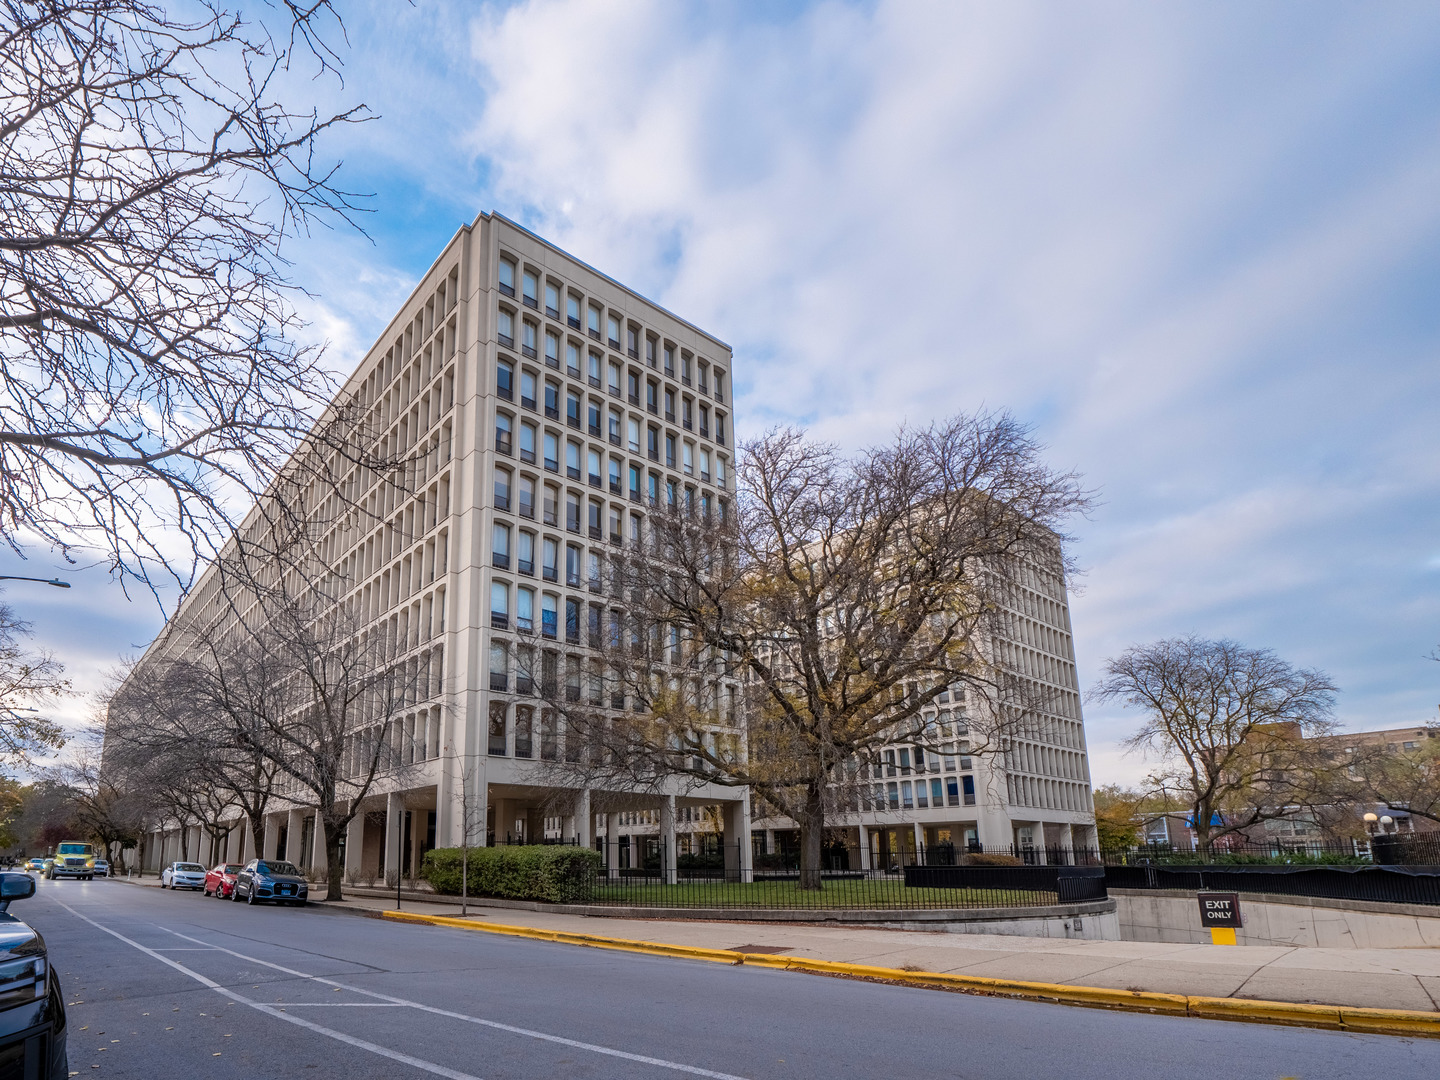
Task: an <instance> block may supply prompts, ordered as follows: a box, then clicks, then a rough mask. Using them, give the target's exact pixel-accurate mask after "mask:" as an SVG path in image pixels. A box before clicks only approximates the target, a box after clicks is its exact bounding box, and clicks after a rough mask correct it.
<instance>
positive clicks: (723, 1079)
mask: <svg viewBox="0 0 1440 1080" xmlns="http://www.w3.org/2000/svg"><path fill="white" fill-rule="evenodd" d="M156 925H157V929H160V930H164V931H165V932H166V933H168V934H174V935H175V936H176V937H178V938H181V939H182V940H184V941H193V942H195V943H196V944H198V945H206V944H209V943H208V942H206V941H203V940H201V939H200V938H196V937H191V936H190V935H189V934H182V933H180V931H178V930H171V929H170V928H169V927H165V926H159V924H156ZM210 947H211V948H213V949H215V950H217V951H219V952H223V953H229V954H230V955H231V956H234V957H236V958H237V959H240V960H246V961H249V962H250V963H252V964H260V965H261V966H262V967H268V968H274V969H275V970H276V971H283V972H284V973H285V974H286V975H294V976H296V977H297V978H301V979H310V980H312V981H314V982H318V983H324V984H325V985H326V986H338V987H340V988H341V989H342V990H349V991H351V992H352V993H356V994H363V995H364V996H366V997H372V998H376V999H378V1000H380V1001H384V1002H389V1003H390V1004H393V1005H408V1006H409V1007H410V1008H412V1009H417V1010H419V1011H420V1012H427V1013H431V1014H432V1015H435V1016H444V1017H447V1018H449V1019H451V1020H463V1021H465V1022H466V1023H467V1024H479V1025H480V1026H481V1027H488V1028H492V1029H494V1030H496V1031H505V1032H509V1033H510V1034H512V1035H524V1036H525V1037H527V1038H530V1039H539V1040H541V1041H542V1042H549V1043H556V1044H558V1045H560V1046H569V1047H573V1048H574V1049H576V1050H588V1051H590V1052H591V1053H594V1054H604V1055H606V1056H608V1057H616V1058H623V1059H624V1060H626V1061H638V1062H640V1063H642V1064H644V1065H655V1066H658V1067H659V1068H662V1069H672V1070H674V1071H675V1072H682V1073H688V1074H690V1075H691V1076H705V1077H709V1078H710V1080H746V1078H745V1077H743V1076H735V1075H734V1074H732V1073H723V1072H715V1071H714V1070H712V1069H702V1068H700V1067H699V1066H698V1065H684V1064H681V1063H680V1062H678V1061H667V1060H665V1059H664V1058H657V1057H647V1056H646V1055H644V1054H632V1053H630V1052H629V1051H626V1050H615V1049H612V1048H611V1047H608V1046H598V1045H596V1044H595V1043H587V1042H581V1041H579V1040H578V1039H567V1038H565V1037H564V1036H563V1035H551V1034H550V1033H549V1032H545V1031H534V1030H532V1029H531V1028H522V1027H516V1026H515V1025H513V1024H502V1023H500V1022H499V1021H498V1020H485V1019H483V1018H481V1017H479V1016H471V1015H469V1014H468V1013H459V1012H451V1011H450V1010H449V1009H438V1008H436V1007H435V1006H433V1005H425V1004H422V1003H421V1002H418V1001H410V1000H408V999H406V998H398V997H392V996H391V995H389V994H381V993H377V992H376V991H374V990H366V989H363V988H362V987H359V986H351V985H350V984H349V983H342V982H336V981H335V980H334V979H327V978H325V977H324V976H322V975H311V974H309V973H308V972H304V971H296V970H295V969H294V968H288V967H285V966H284V965H283V964H273V963H271V962H270V961H269V960H261V959H258V958H257V957H254V956H247V955H245V954H244V953H239V952H236V951H235V950H233V949H227V948H225V947H224V946H223V945H210Z"/></svg>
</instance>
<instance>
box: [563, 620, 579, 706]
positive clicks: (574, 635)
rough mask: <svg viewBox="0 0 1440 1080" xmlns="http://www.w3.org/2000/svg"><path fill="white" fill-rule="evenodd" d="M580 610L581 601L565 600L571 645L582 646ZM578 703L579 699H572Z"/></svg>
mask: <svg viewBox="0 0 1440 1080" xmlns="http://www.w3.org/2000/svg"><path fill="white" fill-rule="evenodd" d="M580 608H581V603H580V601H579V600H576V599H573V598H570V597H567V598H566V600H565V641H566V642H567V643H568V644H570V645H578V644H580ZM570 700H571V701H577V700H579V699H578V698H571V699H570Z"/></svg>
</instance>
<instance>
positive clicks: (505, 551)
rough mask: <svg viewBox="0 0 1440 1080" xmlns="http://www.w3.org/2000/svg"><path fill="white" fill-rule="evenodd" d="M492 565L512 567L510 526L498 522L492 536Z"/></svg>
mask: <svg viewBox="0 0 1440 1080" xmlns="http://www.w3.org/2000/svg"><path fill="white" fill-rule="evenodd" d="M490 565H491V566H495V567H499V568H500V569H501V570H509V569H510V526H509V525H502V524H501V523H500V522H498V521H497V522H496V523H495V526H494V529H493V530H492V532H491V538H490Z"/></svg>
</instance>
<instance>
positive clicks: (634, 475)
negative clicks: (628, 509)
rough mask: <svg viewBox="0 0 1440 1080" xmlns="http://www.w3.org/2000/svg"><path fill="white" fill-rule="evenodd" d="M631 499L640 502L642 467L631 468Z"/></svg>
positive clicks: (633, 466)
mask: <svg viewBox="0 0 1440 1080" xmlns="http://www.w3.org/2000/svg"><path fill="white" fill-rule="evenodd" d="M630 498H632V499H633V500H635V501H636V502H639V501H640V466H639V465H631V466H630Z"/></svg>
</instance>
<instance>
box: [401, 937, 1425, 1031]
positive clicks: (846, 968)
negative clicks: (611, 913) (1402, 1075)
mask: <svg viewBox="0 0 1440 1080" xmlns="http://www.w3.org/2000/svg"><path fill="white" fill-rule="evenodd" d="M379 914H380V916H381V917H382V918H385V919H389V920H391V921H393V922H407V923H419V924H422V925H427V926H445V927H451V928H453V929H457V930H472V931H479V932H481V933H486V934H504V935H507V936H510V937H522V938H530V939H532V940H535V941H552V942H556V943H558V944H562V945H586V946H589V947H590V948H595V949H611V950H615V951H619V952H635V953H648V954H649V955H651V956H673V957H681V958H684V959H689V960H708V961H710V962H712V963H719V964H729V965H731V966H738V965H741V964H743V965H746V966H749V967H763V968H776V969H779V970H782V971H799V972H806V973H808V974H812V975H831V976H838V977H841V978H850V979H865V980H867V981H871V982H885V983H895V984H897V985H902V986H922V987H929V988H932V989H936V990H952V991H959V992H961V993H966V994H980V995H984V996H987V997H1008V998H1023V999H1028V1000H1031V1001H1048V1002H1051V1003H1052V1004H1058V1005H1083V1006H1088V1007H1090V1008H1100V1009H1123V1010H1125V1011H1127V1012H1144V1013H1155V1014H1159V1015H1166V1016H1193V1017H1197V1018H1199V1019H1204V1020H1238V1021H1242V1022H1245V1023H1254V1024H1285V1025H1290V1026H1294V1027H1313V1028H1326V1029H1329V1030H1331V1031H1348V1032H1352V1033H1355V1034H1365V1035H1408V1036H1412V1037H1422V1038H1440V1012H1418V1011H1413V1010H1408V1009H1361V1008H1351V1007H1349V1006H1346V1005H1302V1004H1297V1003H1293V1002H1288V1001H1256V1000H1251V999H1248V998H1216V997H1194V996H1188V995H1184V994H1162V993H1158V992H1156V991H1152V990H1112V989H1108V988H1106V987H1100V986H1065V985H1062V984H1060V983H1043V982H1022V981H1019V980H1014V979H987V978H983V977H980V976H976V975H950V974H946V973H943V972H934V971H906V970H902V969H900V968H885V967H871V966H869V965H867V964H844V963H839V962H836V961H832V960H807V959H805V958H803V957H799V956H770V955H760V954H757V953H742V952H732V951H730V950H728V949H706V948H701V947H698V946H691V945H666V944H664V943H661V942H654V941H633V940H630V939H628V938H613V937H605V936H603V935H600V934H576V933H571V932H568V931H563V930H540V929H536V928H534V927H530V926H502V925H500V924H497V923H481V922H475V921H474V920H471V919H457V918H451V917H448V916H444V915H419V914H415V913H412V912H409V911H385V912H380V913H379Z"/></svg>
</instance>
